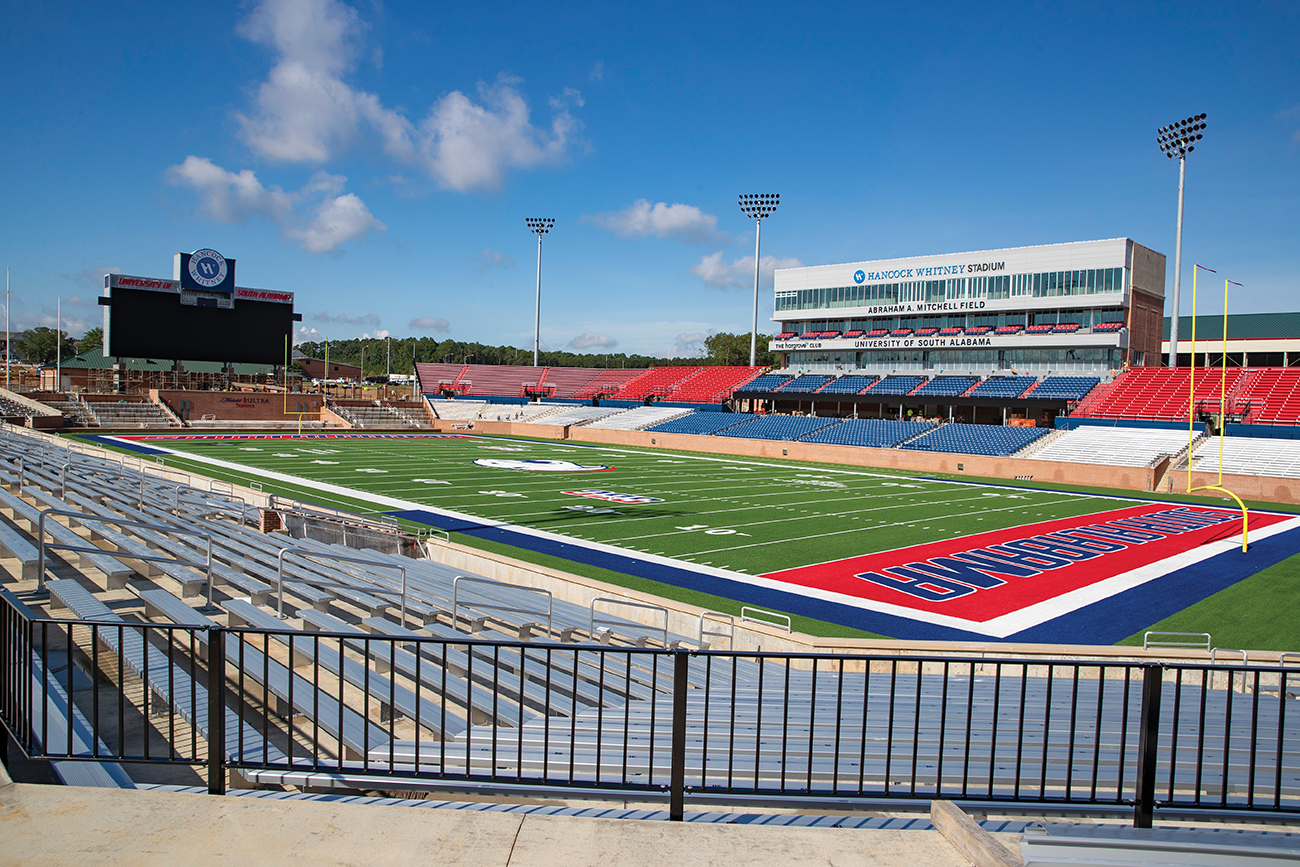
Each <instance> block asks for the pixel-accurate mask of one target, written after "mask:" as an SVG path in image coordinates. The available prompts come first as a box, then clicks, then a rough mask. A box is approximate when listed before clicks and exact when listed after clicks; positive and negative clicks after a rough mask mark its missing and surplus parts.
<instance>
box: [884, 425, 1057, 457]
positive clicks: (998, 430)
mask: <svg viewBox="0 0 1300 867" xmlns="http://www.w3.org/2000/svg"><path fill="white" fill-rule="evenodd" d="M1048 433H1049V431H1048V430H1047V429H1046V428H1037V427H1000V426H998V425H983V424H945V425H940V426H939V427H938V428H937V429H936V430H935V431H933V432H931V433H929V434H926V435H925V436H922V437H918V438H916V439H914V440H912V441H911V442H908V443H904V444H903V445H902V446H901V448H905V449H913V450H916V451H927V452H953V453H956V454H962V455H994V456H1005V455H1013V454H1015V453H1016V452H1018V451H1020V450H1021V449H1023V448H1025V446H1027V445H1029V444H1030V443H1032V442H1033V441H1034V440H1036V439H1039V438H1040V437H1043V436H1046V435H1047V434H1048Z"/></svg>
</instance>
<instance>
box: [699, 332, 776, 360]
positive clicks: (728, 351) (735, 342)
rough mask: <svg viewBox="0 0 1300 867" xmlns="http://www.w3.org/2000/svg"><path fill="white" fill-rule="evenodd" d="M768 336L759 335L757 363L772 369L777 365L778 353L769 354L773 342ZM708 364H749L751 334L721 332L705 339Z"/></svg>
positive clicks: (756, 353)
mask: <svg viewBox="0 0 1300 867" xmlns="http://www.w3.org/2000/svg"><path fill="white" fill-rule="evenodd" d="M771 339H772V338H771V336H770V335H767V334H759V335H758V341H757V344H758V345H757V347H756V352H755V355H756V358H755V361H756V362H757V363H758V365H759V366H760V367H771V366H773V365H775V364H776V363H777V357H776V353H773V352H768V350H767V344H768V341H769V340H771ZM704 349H705V352H706V353H707V354H706V356H705V359H704V360H705V363H706V364H715V365H720V366H726V365H734V364H749V334H732V333H731V332H729V331H720V332H718V333H717V334H711V335H709V336H708V337H706V338H705V339H704Z"/></svg>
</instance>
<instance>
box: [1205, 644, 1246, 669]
mask: <svg viewBox="0 0 1300 867" xmlns="http://www.w3.org/2000/svg"><path fill="white" fill-rule="evenodd" d="M1220 650H1222V651H1223V652H1224V653H1240V654H1241V664H1242V665H1248V664H1249V663H1250V660H1249V659H1248V658H1247V656H1246V651H1244V650H1241V649H1239V648H1236V647H1211V648H1210V665H1214V662H1215V659H1214V658H1215V657H1216V656H1217V655H1218V653H1219V651H1220Z"/></svg>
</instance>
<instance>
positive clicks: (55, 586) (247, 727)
mask: <svg viewBox="0 0 1300 867" xmlns="http://www.w3.org/2000/svg"><path fill="white" fill-rule="evenodd" d="M45 586H46V587H47V588H49V591H50V599H51V600H53V601H54V602H55V603H56V604H57V606H62V607H64V608H67V609H68V610H69V611H71V612H72V613H73V614H75V615H76V616H77V617H79V618H81V619H82V620H89V621H94V622H96V623H100V624H107V625H108V628H100V629H99V632H98V635H99V639H100V641H101V642H102V643H103V644H104V645H105V646H106V647H107V648H108V649H109V650H110V651H111V652H113V653H115V654H117V656H118V657H119V658H120V659H121V660H122V663H123V664H124V665H125V666H126V667H127V668H128V669H129V670H130V671H131V672H132V673H133V674H135V676H136V677H139V678H140V679H141V680H142V681H143V682H144V683H145V684H146V685H147V687H148V689H149V691H150V692H151V694H152V695H153V696H154V697H155V699H156V701H157V704H156V705H155V708H156V707H158V706H163V707H167V706H170V707H173V708H175V710H176V712H177V713H178V714H180V715H181V717H182V718H183V719H184V720H185V721H186V722H187V723H189V724H190V725H191V726H193V727H194V730H195V731H197V732H198V733H199V735H200V736H201V737H203V738H207V737H208V690H207V687H206V686H205V685H204V684H203V683H201V682H200V681H199V680H197V679H195V678H194V677H192V676H191V674H190V673H189V672H188V671H187V670H186V669H185V668H183V667H181V666H180V665H177V664H173V663H171V662H169V660H168V657H167V653H166V652H165V651H163V650H161V649H159V648H157V647H154V646H153V645H151V644H148V643H146V641H145V637H144V635H143V633H142V632H141V629H140V628H131V624H129V623H127V621H126V620H124V619H123V618H122V617H121V616H120V615H118V614H117V612H115V611H113V610H112V609H111V608H109V607H108V606H107V605H105V604H104V603H103V601H101V600H100V599H98V598H96V597H95V595H94V594H93V593H91V592H90V591H89V590H87V589H86V588H85V587H82V586H81V584H80V582H78V581H76V580H74V579H71V578H61V579H56V580H53V581H49V582H46V585H45ZM145 592H149V593H150V594H151V596H152V597H153V603H152V604H154V605H155V606H158V605H161V606H162V607H163V608H165V609H166V610H167V611H171V612H173V613H175V614H183V616H184V619H185V625H187V626H194V627H197V626H204V627H208V626H215V625H216V624H215V623H213V622H212V621H211V620H208V619H207V618H206V617H203V615H201V614H199V613H198V612H197V611H194V609H192V608H189V606H187V605H185V603H184V602H181V600H179V599H177V598H176V597H175V596H172V599H173V600H174V603H165V602H162V600H161V594H164V593H166V591H163V590H156V591H145ZM168 595H170V594H168ZM177 606H179V608H178V607H177ZM180 608H186V609H188V610H189V613H187V614H185V613H183V612H181V611H180ZM159 610H161V609H159ZM176 622H179V621H176ZM117 624H121V626H122V627H124V628H120V629H118V628H114V626H115V625H117ZM142 626H145V627H147V624H142ZM192 634H193V635H195V637H196V638H197V639H198V640H199V641H201V642H206V641H207V638H208V635H207V629H198V630H196V631H195V632H194V633H192ZM228 637H229V638H231V639H234V640H235V641H238V640H239V639H238V636H233V635H232V636H228ZM225 717H226V752H227V754H228V755H232V756H234V755H237V754H238V753H239V752H240V750H241V748H242V753H243V755H244V756H250V755H251V756H256V757H259V758H261V759H262V760H263V761H267V762H280V761H285V760H286V759H285V756H284V754H283V753H282V752H281V751H280V750H279V749H278V748H277V747H275V746H273V745H272V744H270V743H269V742H267V741H266V740H265V739H264V738H263V737H262V733H261V732H260V731H258V729H257V728H256V727H254V726H253V725H252V724H251V723H249V722H247V721H244V720H242V719H241V718H240V715H239V713H238V711H236V710H235V708H233V707H227V708H226V712H225Z"/></svg>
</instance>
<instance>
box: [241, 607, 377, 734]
mask: <svg viewBox="0 0 1300 867" xmlns="http://www.w3.org/2000/svg"><path fill="white" fill-rule="evenodd" d="M222 607H223V608H225V609H226V610H227V611H228V612H230V614H231V616H232V617H233V618H235V619H237V620H239V621H242V622H243V623H246V624H248V625H249V626H251V627H253V628H256V629H275V630H281V631H284V630H288V629H289V627H287V626H286V625H285V624H284V622H283V621H281V620H280V619H279V618H277V617H276V616H275V615H274V614H271V613H270V612H263V611H262V610H261V609H259V608H257V607H256V606H254V605H253V604H252V603H250V602H247V601H245V600H242V599H232V600H229V601H227V602H224V603H222ZM290 631H292V630H290ZM273 637H274V638H275V639H276V640H277V641H282V642H284V643H288V641H289V639H290V636H282V635H276V636H273ZM226 638H227V642H226V659H227V660H229V661H231V662H236V664H242V667H243V670H244V672H245V674H246V675H247V676H249V677H252V678H253V679H254V680H257V681H258V682H259V683H261V684H262V686H263V687H265V688H266V690H267V691H268V692H270V693H271V694H273V695H274V696H275V697H276V698H278V699H279V700H280V701H281V702H283V703H284V704H285V705H286V706H289V707H292V708H293V710H295V711H297V712H299V713H301V714H304V715H306V716H309V717H311V718H312V721H313V722H314V723H315V724H316V725H318V726H319V727H320V729H321V731H324V732H327V733H329V734H330V736H332V737H335V738H337V739H338V740H339V742H340V743H341V744H343V746H344V749H345V751H346V752H347V753H348V755H349V757H357V758H360V757H364V756H365V755H366V753H368V752H369V751H370V750H374V749H379V748H381V747H382V746H384V745H385V744H387V743H388V742H389V740H390V739H389V737H388V732H386V731H384V729H382V728H380V727H379V726H377V725H375V724H374V723H371V722H370V721H369V720H367V719H366V718H365V717H363V716H362V715H361V714H359V713H357V712H356V711H354V710H353V709H352V708H350V707H347V706H346V705H342V704H340V702H339V700H338V699H336V698H334V697H333V696H332V695H330V694H329V693H328V692H326V691H324V690H318V689H317V688H316V687H315V686H314V685H313V684H312V682H311V681H309V680H307V679H306V678H304V677H301V676H299V675H297V674H293V673H292V672H291V671H290V670H289V669H288V668H287V667H285V666H284V665H281V664H280V663H279V662H277V661H275V660H273V659H271V658H270V657H269V656H267V655H266V654H264V653H263V652H262V651H261V650H259V649H258V648H257V647H256V646H255V645H253V644H251V643H250V642H248V641H244V640H243V638H242V637H241V636H240V635H238V634H234V635H227V636H226ZM311 645H312V642H311V640H310V639H306V638H305V637H304V639H303V640H301V641H297V642H295V643H294V644H293V649H294V653H295V655H297V654H304V655H307V658H308V661H310V659H311V657H310V655H309V654H310V653H311V651H312V647H311ZM321 650H322V651H323V650H324V648H321ZM318 657H319V658H320V661H321V665H322V666H325V665H326V661H327V657H326V655H325V654H324V653H318ZM335 673H336V674H337V673H338V672H335ZM340 721H341V724H340Z"/></svg>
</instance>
